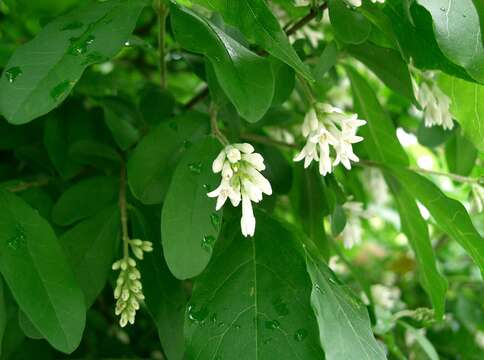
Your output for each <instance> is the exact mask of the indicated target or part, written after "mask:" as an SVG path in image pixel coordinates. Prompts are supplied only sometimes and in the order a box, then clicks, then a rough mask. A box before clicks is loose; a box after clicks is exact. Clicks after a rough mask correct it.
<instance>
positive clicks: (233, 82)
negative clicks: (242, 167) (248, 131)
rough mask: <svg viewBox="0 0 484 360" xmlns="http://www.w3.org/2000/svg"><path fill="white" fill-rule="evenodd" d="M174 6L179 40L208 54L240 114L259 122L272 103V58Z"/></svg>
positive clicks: (198, 51)
mask: <svg viewBox="0 0 484 360" xmlns="http://www.w3.org/2000/svg"><path fill="white" fill-rule="evenodd" d="M171 9H172V15H171V16H172V26H173V32H174V33H175V36H176V39H177V40H178V41H179V42H180V43H181V44H182V46H183V47H185V48H186V49H188V50H190V51H194V52H197V53H200V54H203V55H205V56H206V57H208V59H209V60H210V62H211V64H212V66H213V69H214V71H215V74H216V75H217V79H218V82H219V83H220V86H221V87H222V88H223V89H224V91H225V93H226V94H227V96H228V97H229V99H230V100H231V101H232V103H233V104H234V105H235V107H236V108H237V111H238V112H239V114H240V115H241V116H242V117H243V118H245V119H246V120H247V121H250V122H255V121H258V120H259V119H260V118H261V117H262V116H263V115H264V114H265V113H266V111H267V109H269V107H270V106H271V103H272V98H273V96H274V77H273V74H272V70H271V65H270V63H269V61H268V60H267V59H264V58H263V57H261V56H259V55H256V54H254V53H253V52H251V51H250V50H248V49H247V48H245V47H244V46H243V45H241V44H240V43H238V42H237V41H236V40H234V39H233V38H231V37H230V36H229V35H228V34H226V33H224V32H223V30H221V29H219V28H218V27H217V26H215V25H214V24H212V23H211V22H209V21H208V20H206V19H204V18H202V17H201V16H199V15H197V14H196V13H194V12H193V11H191V10H189V9H186V8H183V7H179V6H177V5H172V6H171ZM186 29H191V30H190V31H189V32H188V31H186ZM194 33H195V34H197V37H194V36H193V34H194Z"/></svg>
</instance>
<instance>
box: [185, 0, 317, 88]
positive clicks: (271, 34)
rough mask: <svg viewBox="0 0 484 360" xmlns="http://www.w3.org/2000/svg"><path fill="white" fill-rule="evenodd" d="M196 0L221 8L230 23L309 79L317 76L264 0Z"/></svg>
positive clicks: (220, 10)
mask: <svg viewBox="0 0 484 360" xmlns="http://www.w3.org/2000/svg"><path fill="white" fill-rule="evenodd" d="M192 2H194V3H199V4H202V5H204V6H206V7H207V8H209V9H211V10H214V11H217V12H219V13H220V14H222V16H223V18H224V20H225V21H226V22H227V23H229V24H230V25H232V26H235V27H237V28H238V29H239V30H240V31H241V32H242V33H243V34H244V35H245V36H246V37H247V38H248V39H249V40H250V41H253V42H255V43H256V44H258V45H259V46H261V47H262V48H263V49H265V50H266V51H267V52H268V53H269V54H271V55H272V56H274V57H276V58H278V59H280V60H282V61H284V62H285V63H286V64H288V65H289V66H291V67H292V68H294V70H296V71H297V72H299V74H301V75H302V76H304V77H305V78H306V79H308V80H310V81H312V80H313V77H312V75H311V72H310V70H309V68H308V67H307V66H306V65H305V64H304V63H303V62H302V61H301V59H300V58H299V56H298V55H297V53H296V51H295V50H294V48H293V47H292V46H291V44H290V43H289V39H288V38H287V36H286V34H285V33H284V31H282V29H281V26H280V25H279V22H278V21H277V18H276V17H275V16H274V14H273V13H272V11H271V10H270V9H269V8H268V7H267V4H266V2H265V1H264V0H237V1H230V0H193V1H192Z"/></svg>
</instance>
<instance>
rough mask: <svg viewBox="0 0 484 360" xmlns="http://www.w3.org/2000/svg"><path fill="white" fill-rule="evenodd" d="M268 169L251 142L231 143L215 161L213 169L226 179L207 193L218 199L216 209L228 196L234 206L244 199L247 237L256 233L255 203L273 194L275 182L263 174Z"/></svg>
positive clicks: (243, 225) (243, 220)
mask: <svg viewBox="0 0 484 360" xmlns="http://www.w3.org/2000/svg"><path fill="white" fill-rule="evenodd" d="M265 168H266V167H265V165H264V158H263V157H262V155H261V154H259V153H256V152H254V147H253V146H252V145H250V144H247V143H242V144H231V145H227V146H226V147H225V148H224V149H223V150H222V151H221V152H220V154H219V155H218V156H217V157H216V158H215V160H214V162H213V164H212V170H213V172H214V173H216V174H218V173H221V174H222V181H221V182H220V185H219V186H218V187H217V188H216V189H215V190H214V191H211V192H209V193H208V194H207V195H208V196H209V197H213V198H215V197H216V198H217V205H216V210H219V209H220V208H221V207H222V206H223V205H224V204H225V202H226V201H227V199H230V202H231V203H232V205H233V206H234V207H237V206H238V205H239V204H240V202H242V218H241V219H240V226H241V229H242V234H243V235H244V236H253V235H254V232H255V217H254V212H253V209H252V202H255V203H258V202H259V201H261V200H262V194H266V195H271V194H272V188H271V184H270V183H269V181H268V180H267V179H266V178H265V177H264V176H263V175H262V174H261V173H260V172H261V171H263V170H265Z"/></svg>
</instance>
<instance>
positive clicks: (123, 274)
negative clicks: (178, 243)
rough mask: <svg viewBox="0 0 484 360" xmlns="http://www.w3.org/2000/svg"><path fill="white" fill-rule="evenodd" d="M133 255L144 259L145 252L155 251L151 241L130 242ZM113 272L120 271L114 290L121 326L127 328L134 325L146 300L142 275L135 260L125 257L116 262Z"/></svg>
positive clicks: (135, 240)
mask: <svg viewBox="0 0 484 360" xmlns="http://www.w3.org/2000/svg"><path fill="white" fill-rule="evenodd" d="M128 241H129V245H130V247H131V249H132V250H133V254H134V255H135V256H136V257H137V258H138V259H140V260H141V259H143V253H144V252H150V251H153V244H152V243H151V242H149V241H142V240H139V239H134V240H128ZM112 269H113V270H120V272H119V276H118V279H117V280H116V288H115V289H114V298H115V299H116V300H117V301H116V310H115V313H116V315H117V316H120V319H119V325H121V327H125V326H126V325H127V324H128V322H129V323H130V324H131V325H132V324H134V320H135V316H136V311H137V310H138V309H139V306H140V301H143V300H144V298H145V297H144V295H143V290H142V288H143V287H142V285H141V281H140V279H141V274H140V272H139V270H138V269H137V268H136V261H135V260H134V259H133V258H130V257H129V256H128V257H125V258H123V259H121V260H118V261H116V262H115V263H114V264H113V266H112Z"/></svg>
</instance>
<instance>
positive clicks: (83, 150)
mask: <svg viewBox="0 0 484 360" xmlns="http://www.w3.org/2000/svg"><path fill="white" fill-rule="evenodd" d="M69 156H70V157H72V158H73V159H74V160H75V161H77V162H79V163H82V164H86V165H92V166H94V167H97V168H100V169H103V170H104V169H106V168H117V167H119V164H120V162H121V158H120V156H119V153H118V152H117V151H116V150H115V149H114V148H113V147H112V146H110V145H107V144H104V143H102V142H99V141H96V140H79V141H76V142H75V143H74V144H72V145H71V146H70V147H69Z"/></svg>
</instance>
